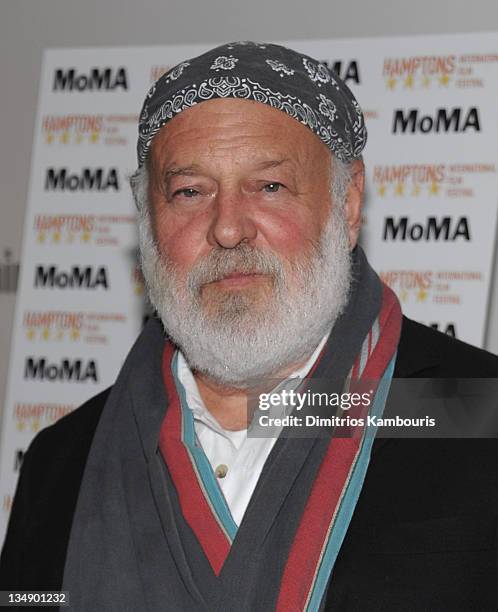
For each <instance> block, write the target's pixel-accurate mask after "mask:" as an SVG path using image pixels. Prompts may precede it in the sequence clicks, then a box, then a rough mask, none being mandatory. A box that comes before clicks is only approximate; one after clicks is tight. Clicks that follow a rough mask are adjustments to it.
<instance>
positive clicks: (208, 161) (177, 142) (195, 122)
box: [146, 99, 332, 176]
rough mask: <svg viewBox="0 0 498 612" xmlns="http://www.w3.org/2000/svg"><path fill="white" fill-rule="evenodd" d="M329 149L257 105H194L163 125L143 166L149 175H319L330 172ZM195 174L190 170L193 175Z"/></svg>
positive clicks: (243, 102) (220, 101)
mask: <svg viewBox="0 0 498 612" xmlns="http://www.w3.org/2000/svg"><path fill="white" fill-rule="evenodd" d="M331 160H332V153H331V151H330V149H329V148H328V147H327V146H326V145H325V144H324V143H323V142H322V141H321V140H320V139H319V138H318V137H317V136H316V135H315V134H314V133H313V132H312V131H311V130H309V129H307V128H306V127H305V126H304V125H302V124H301V123H299V122H297V121H294V120H293V119H291V118H290V117H289V116H288V115H286V114H285V113H281V112H279V111H278V110H276V109H274V108H271V107H269V106H266V105H264V104H258V103H256V102H252V101H248V100H239V99H214V100H209V101H207V102H204V103H202V104H198V105H196V106H193V107H192V108H190V109H188V110H186V111H185V112H183V113H181V114H179V115H178V116H177V117H175V118H174V119H173V120H172V121H170V122H168V123H167V124H166V125H164V126H163V127H162V128H161V129H160V130H159V132H158V134H157V135H156V136H155V138H154V140H153V141H152V143H151V146H150V151H149V154H148V157H147V160H146V164H147V166H148V167H149V169H150V170H151V173H152V174H153V175H156V174H157V175H158V176H163V175H164V173H165V172H166V171H171V170H172V169H175V168H189V167H191V166H192V168H193V167H194V166H195V167H197V168H198V169H199V168H201V167H203V166H204V167H211V168H212V167H215V166H216V165H217V164H218V165H220V164H222V165H223V166H224V169H225V171H226V172H228V170H229V169H230V168H232V166H233V167H234V168H237V170H241V171H243V170H245V169H248V170H252V169H253V168H257V169H260V168H271V167H275V166H281V167H287V168H288V169H289V170H291V169H294V171H305V170H306V169H308V171H309V172H312V173H318V171H319V168H321V167H322V166H323V167H327V168H330V166H331ZM192 173H193V171H192Z"/></svg>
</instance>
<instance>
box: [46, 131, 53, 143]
mask: <svg viewBox="0 0 498 612" xmlns="http://www.w3.org/2000/svg"><path fill="white" fill-rule="evenodd" d="M53 142H54V135H53V134H52V132H49V133H48V134H47V143H48V144H52V143H53Z"/></svg>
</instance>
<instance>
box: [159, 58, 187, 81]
mask: <svg viewBox="0 0 498 612" xmlns="http://www.w3.org/2000/svg"><path fill="white" fill-rule="evenodd" d="M187 66H190V63H189V62H182V63H181V64H178V65H177V66H175V67H174V68H172V69H171V70H170V71H169V72H167V73H166V74H165V79H164V82H165V83H170V82H171V81H176V79H179V78H180V77H181V76H182V74H183V71H184V70H185V68H187Z"/></svg>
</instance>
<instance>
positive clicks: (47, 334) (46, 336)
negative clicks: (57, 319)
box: [42, 327, 50, 340]
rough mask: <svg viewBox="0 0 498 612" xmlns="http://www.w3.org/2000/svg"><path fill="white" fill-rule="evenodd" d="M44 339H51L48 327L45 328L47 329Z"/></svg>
mask: <svg viewBox="0 0 498 612" xmlns="http://www.w3.org/2000/svg"><path fill="white" fill-rule="evenodd" d="M42 337H43V339H44V340H48V339H49V338H50V330H49V329H48V327H45V329H44V330H43V332H42Z"/></svg>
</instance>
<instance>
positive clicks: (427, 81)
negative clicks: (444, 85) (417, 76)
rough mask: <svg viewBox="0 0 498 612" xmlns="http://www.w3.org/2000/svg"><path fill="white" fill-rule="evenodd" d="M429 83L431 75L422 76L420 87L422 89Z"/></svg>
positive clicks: (427, 86)
mask: <svg viewBox="0 0 498 612" xmlns="http://www.w3.org/2000/svg"><path fill="white" fill-rule="evenodd" d="M430 84H431V77H428V76H427V75H425V76H424V77H422V87H423V88H424V89H428V88H429V86H430Z"/></svg>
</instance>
